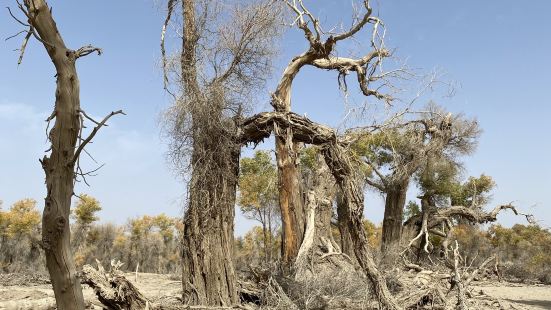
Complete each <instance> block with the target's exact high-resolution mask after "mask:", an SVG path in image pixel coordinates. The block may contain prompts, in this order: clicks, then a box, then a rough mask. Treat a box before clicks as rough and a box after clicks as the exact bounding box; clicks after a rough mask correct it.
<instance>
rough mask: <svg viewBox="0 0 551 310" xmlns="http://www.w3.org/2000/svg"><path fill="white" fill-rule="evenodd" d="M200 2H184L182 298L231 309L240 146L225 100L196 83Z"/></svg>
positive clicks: (234, 300) (234, 294)
mask: <svg viewBox="0 0 551 310" xmlns="http://www.w3.org/2000/svg"><path fill="white" fill-rule="evenodd" d="M195 5H196V3H195V1H194V0H184V1H182V11H183V19H184V23H183V29H182V30H183V34H184V35H183V40H182V55H181V71H182V84H183V87H184V91H185V93H186V96H188V99H189V100H193V101H194V102H195V109H193V110H192V111H190V113H191V118H192V120H191V122H192V125H191V126H192V135H193V151H192V154H191V169H192V174H191V181H190V183H189V186H188V193H189V201H188V209H187V210H186V213H185V215H184V232H183V247H182V248H183V251H182V286H183V293H182V298H183V301H184V303H186V304H190V305H212V306H229V305H234V304H236V303H237V302H238V301H239V297H238V294H237V281H236V276H235V271H234V266H233V259H232V257H233V238H234V236H233V232H234V230H233V229H234V227H233V225H234V218H235V200H236V196H235V193H236V187H237V179H238V178H237V176H238V173H239V156H240V145H239V144H238V142H237V141H236V140H235V137H236V135H237V127H236V126H235V120H234V119H230V118H228V117H227V116H225V115H224V112H223V103H221V102H220V100H223V99H220V98H223V94H219V93H217V91H218V90H217V89H216V85H210V87H212V89H201V87H200V86H199V83H198V80H197V70H198V68H197V65H196V64H197V59H196V52H195V49H196V45H197V39H198V34H197V32H196V31H197V30H196V27H195V23H196V21H195Z"/></svg>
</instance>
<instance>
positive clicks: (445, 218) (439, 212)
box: [404, 195, 535, 258]
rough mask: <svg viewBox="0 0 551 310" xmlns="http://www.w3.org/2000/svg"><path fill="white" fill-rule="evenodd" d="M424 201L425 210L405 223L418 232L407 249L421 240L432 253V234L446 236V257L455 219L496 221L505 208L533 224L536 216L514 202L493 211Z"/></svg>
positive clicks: (471, 221)
mask: <svg viewBox="0 0 551 310" xmlns="http://www.w3.org/2000/svg"><path fill="white" fill-rule="evenodd" d="M421 199H422V203H423V212H422V214H419V215H417V216H414V217H412V218H410V219H409V220H408V221H407V222H406V223H404V226H405V228H407V229H411V230H414V231H416V232H417V234H416V236H415V237H414V238H413V239H411V240H410V241H409V244H408V246H407V248H406V250H404V252H405V251H407V250H408V248H409V247H411V246H413V245H414V244H415V243H416V242H419V241H421V242H420V243H421V244H422V246H421V248H422V250H423V251H424V252H425V253H430V250H429V249H430V247H431V243H430V235H436V236H439V237H442V238H444V240H443V242H442V244H443V253H444V257H446V258H447V257H448V251H449V250H450V249H449V248H448V245H449V244H450V241H451V240H450V239H451V237H452V233H453V227H454V221H455V220H456V219H458V218H461V219H464V220H466V221H468V222H470V223H472V224H485V223H491V222H495V221H496V220H497V215H498V214H499V213H500V212H501V211H503V210H511V211H513V213H514V214H515V215H522V216H524V217H525V218H526V220H527V221H528V222H529V223H531V224H533V223H535V220H534V217H533V216H532V215H530V214H525V213H521V212H519V211H518V210H517V208H516V207H515V206H513V205H512V204H505V205H498V206H496V207H495V208H494V209H492V210H491V211H489V212H488V211H484V210H482V209H481V208H477V207H473V206H471V207H467V206H447V207H436V206H435V205H434V200H433V199H430V197H428V196H426V195H425V196H423V197H421Z"/></svg>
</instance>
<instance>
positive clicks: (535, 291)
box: [473, 282, 551, 310]
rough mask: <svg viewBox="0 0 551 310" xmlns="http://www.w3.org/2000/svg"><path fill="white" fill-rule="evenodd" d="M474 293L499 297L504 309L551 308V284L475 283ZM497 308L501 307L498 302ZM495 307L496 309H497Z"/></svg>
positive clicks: (538, 309)
mask: <svg viewBox="0 0 551 310" xmlns="http://www.w3.org/2000/svg"><path fill="white" fill-rule="evenodd" d="M473 288H474V289H473V293H474V294H475V295H476V294H477V293H479V292H480V291H482V292H484V294H486V295H489V296H492V297H495V298H497V299H499V301H500V303H501V306H502V307H503V308H504V309H530V310H532V309H534V310H536V309H537V310H540V309H551V286H550V285H527V284H517V283H496V282H491V283H475V286H474V287H473ZM494 306H495V308H499V306H498V305H497V304H496V305H494ZM495 308H494V309H495Z"/></svg>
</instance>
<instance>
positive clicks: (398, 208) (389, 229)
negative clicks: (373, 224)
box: [381, 178, 409, 253]
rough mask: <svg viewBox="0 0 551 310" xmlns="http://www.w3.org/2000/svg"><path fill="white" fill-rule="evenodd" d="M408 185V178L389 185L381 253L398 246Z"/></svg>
mask: <svg viewBox="0 0 551 310" xmlns="http://www.w3.org/2000/svg"><path fill="white" fill-rule="evenodd" d="M408 185H409V178H408V179H406V180H403V181H400V182H398V183H396V184H395V185H390V188H389V189H388V191H387V193H386V198H385V214H384V219H383V232H382V242H381V251H382V252H383V253H386V252H390V251H392V250H394V249H396V248H397V247H399V245H400V240H401V239H402V223H403V221H404V206H405V204H406V193H407V189H408Z"/></svg>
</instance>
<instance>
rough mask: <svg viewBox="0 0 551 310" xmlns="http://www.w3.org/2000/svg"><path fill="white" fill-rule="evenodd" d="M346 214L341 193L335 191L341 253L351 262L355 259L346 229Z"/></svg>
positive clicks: (347, 228) (350, 238)
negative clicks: (350, 259)
mask: <svg viewBox="0 0 551 310" xmlns="http://www.w3.org/2000/svg"><path fill="white" fill-rule="evenodd" d="M348 222H349V219H348V212H347V210H346V204H345V203H344V198H343V195H342V192H341V191H340V190H339V191H337V224H338V226H339V234H340V237H341V240H340V241H341V251H342V252H343V253H344V254H346V255H348V256H349V257H350V258H352V259H353V260H354V259H355V257H356V256H355V254H354V246H353V244H352V236H351V235H350V230H349V227H348Z"/></svg>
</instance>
